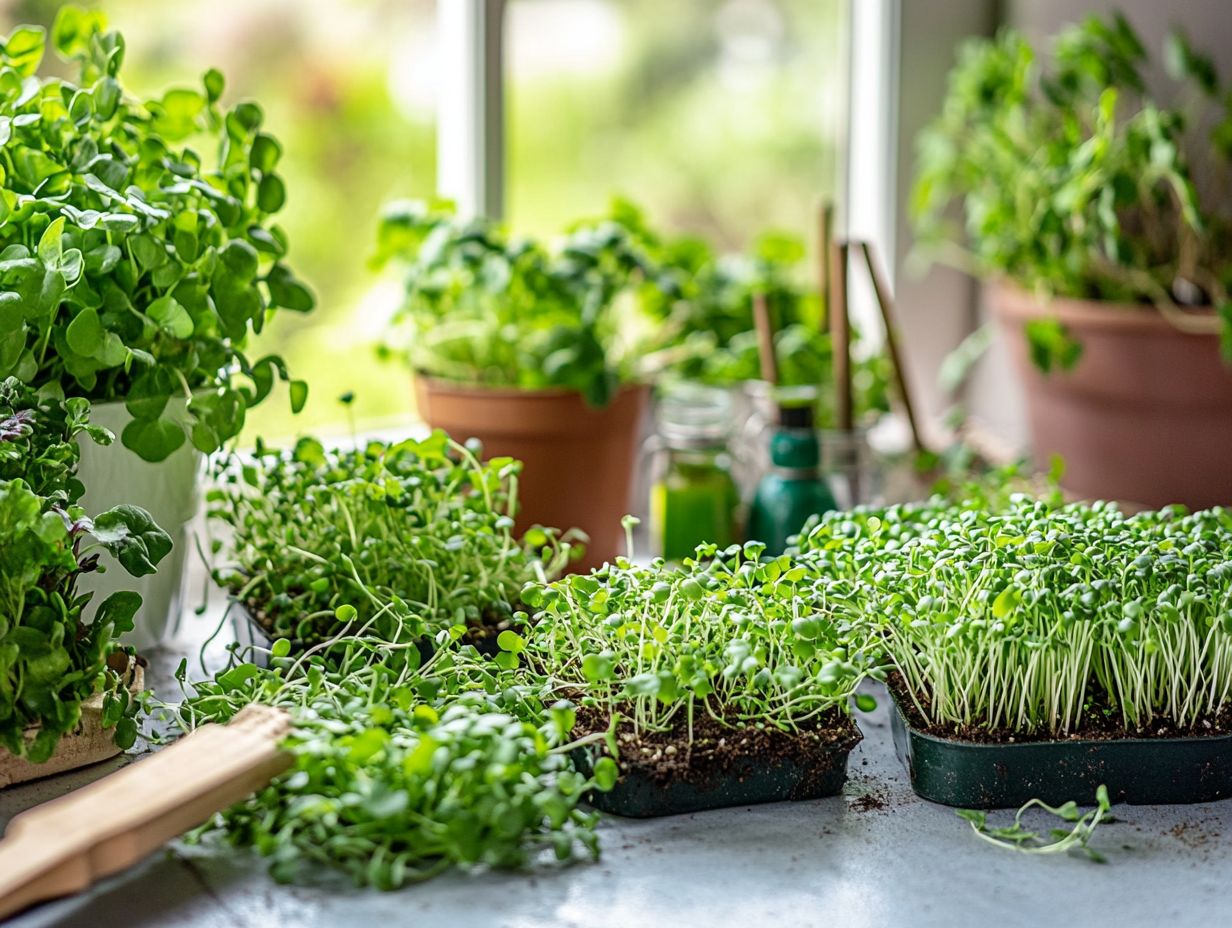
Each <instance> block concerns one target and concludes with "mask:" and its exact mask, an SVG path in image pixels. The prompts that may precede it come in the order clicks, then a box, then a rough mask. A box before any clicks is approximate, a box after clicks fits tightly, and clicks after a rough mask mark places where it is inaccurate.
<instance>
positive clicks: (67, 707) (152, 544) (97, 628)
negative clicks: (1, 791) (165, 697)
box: [0, 378, 171, 763]
mask: <svg viewBox="0 0 1232 928" xmlns="http://www.w3.org/2000/svg"><path fill="white" fill-rule="evenodd" d="M88 416H89V404H88V403H87V402H86V401H85V400H83V399H70V400H68V401H64V402H59V401H55V400H50V399H46V398H41V397H39V396H38V395H36V394H35V393H34V392H33V391H31V390H30V389H29V388H28V387H26V386H24V385H23V384H21V383H20V382H19V381H18V380H17V379H16V378H8V379H7V380H5V381H3V382H0V745H3V746H4V747H5V748H6V749H7V750H8V751H10V752H11V753H13V754H17V755H19V756H24V757H28V758H29V759H30V760H31V761H33V762H35V763H41V762H43V761H45V760H47V759H48V758H49V757H50V756H51V755H52V752H53V751H54V750H55V748H56V745H57V744H58V743H59V740H60V738H61V736H63V735H64V734H66V733H68V732H70V731H72V730H73V728H74V727H75V726H76V725H77V723H78V721H79V720H80V718H81V703H82V701H83V700H85V699H87V698H88V697H90V696H93V695H94V694H96V693H99V692H105V693H106V694H107V696H106V699H105V703H104V713H103V721H104V724H105V725H107V726H108V727H111V726H115V728H116V741H117V742H118V743H119V744H120V745H121V746H122V747H129V746H131V745H132V743H133V740H134V738H135V737H136V731H137V728H136V723H135V721H134V719H133V715H134V714H135V713H136V711H137V708H138V705H137V702H136V701H135V700H132V699H130V696H129V693H128V690H127V689H126V681H125V679H124V677H123V674H122V672H123V671H124V670H125V669H126V665H127V660H126V659H124V660H121V661H119V662H117V663H118V666H111V665H109V663H108V658H109V657H110V656H111V655H113V654H115V653H116V652H117V651H118V645H117V643H116V640H115V639H116V636H117V635H118V634H119V633H121V632H124V631H127V630H129V629H131V628H132V619H133V615H134V614H135V613H136V611H137V609H138V608H139V607H140V605H141V597H140V596H139V595H138V594H136V593H133V592H117V593H112V594H111V595H110V596H108V597H107V598H106V599H105V600H103V602H102V603H100V604H99V605H98V606H97V608H95V609H93V610H92V616H90V617H89V618H87V611H88V609H89V606H90V598H91V596H92V594H89V593H86V594H79V593H78V592H77V581H78V578H79V577H80V576H81V575H82V574H84V573H88V572H90V571H92V570H97V569H99V567H98V553H97V551H98V549H99V548H100V547H102V548H106V549H107V550H109V551H111V552H112V553H113V554H115V555H116V557H117V558H118V559H119V560H120V563H121V564H122V565H123V566H124V567H125V568H126V569H127V570H128V571H129V572H130V573H132V574H133V575H135V576H142V575H144V574H147V573H151V572H153V570H154V569H155V566H156V565H157V563H158V562H159V561H160V560H161V559H162V558H163V557H165V556H166V554H167V553H168V552H169V551H170V550H171V539H170V538H169V537H168V536H167V535H166V534H165V533H164V532H162V531H161V530H160V529H159V528H158V527H157V526H155V525H154V524H153V522H152V521H151V520H150V517H149V515H148V514H147V513H146V512H145V511H144V510H141V509H138V508H136V507H132V506H123V507H118V508H116V509H113V510H110V511H109V512H106V513H103V514H102V515H100V516H98V517H97V519H95V520H94V521H91V520H90V519H89V518H87V517H86V515H85V513H84V512H83V511H82V509H81V507H80V506H78V505H77V500H78V499H79V498H80V496H81V493H82V486H81V483H80V481H78V480H77V479H76V476H75V474H76V466H77V459H78V455H79V453H80V452H79V451H78V446H77V443H76V442H77V438H78V436H83V437H84V436H88V437H90V438H92V439H94V440H97V441H109V440H110V439H111V436H110V434H109V433H107V432H105V431H103V430H101V429H96V428H92V427H91V426H90V425H89V424H88ZM91 535H93V539H92V538H91Z"/></svg>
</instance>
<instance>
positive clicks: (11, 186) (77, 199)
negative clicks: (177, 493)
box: [0, 6, 313, 461]
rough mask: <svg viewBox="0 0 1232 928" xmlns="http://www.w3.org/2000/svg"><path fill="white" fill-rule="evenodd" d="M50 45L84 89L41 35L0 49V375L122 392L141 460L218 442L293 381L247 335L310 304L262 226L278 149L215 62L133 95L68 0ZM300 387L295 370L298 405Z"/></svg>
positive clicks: (117, 39)
mask: <svg viewBox="0 0 1232 928" xmlns="http://www.w3.org/2000/svg"><path fill="white" fill-rule="evenodd" d="M52 43H53V45H54V47H55V49H56V51H57V52H59V53H60V55H61V56H62V57H64V58H65V59H67V60H70V61H73V62H75V63H76V64H77V65H78V67H79V70H80V77H79V81H78V83H76V84H74V83H71V82H69V81H67V80H62V79H60V78H56V77H43V78H40V77H38V76H37V75H36V71H37V69H38V66H39V63H40V61H41V59H42V56H43V50H44V36H43V32H42V30H41V29H37V28H33V27H28V26H23V27H20V28H18V29H17V30H16V31H15V32H13V33H12V34H11V35H10V36H8V37H7V38H6V39H5V40H4V41H3V43H2V49H3V51H2V53H0V140H2V141H3V144H4V151H5V159H4V165H3V167H4V177H5V184H4V191H3V194H2V196H0V221H2V224H0V377H3V376H7V375H10V374H13V375H16V376H17V377H19V378H20V379H21V380H23V381H25V382H27V383H30V384H33V385H35V386H37V387H40V388H46V389H51V390H55V391H58V392H60V393H62V394H63V395H65V396H71V397H84V398H87V399H89V400H92V401H95V402H101V401H110V400H121V401H124V402H125V404H126V406H127V408H128V411H129V412H130V413H131V414H132V416H133V417H134V418H133V421H132V422H131V423H130V424H129V425H128V426H126V427H125V429H124V433H123V435H122V436H121V438H122V441H123V443H124V444H125V446H127V447H129V448H131V449H132V450H134V451H135V452H137V453H138V454H140V455H141V456H142V457H143V458H145V459H146V460H149V461H159V460H162V459H164V458H166V457H167V456H168V455H169V454H171V453H172V452H173V451H175V450H176V448H178V447H180V446H181V445H183V444H184V442H185V441H186V440H191V442H192V444H193V445H194V446H195V447H197V448H199V449H200V450H202V451H206V452H209V451H214V450H216V449H217V448H219V447H220V446H221V445H222V444H223V442H225V441H226V440H227V439H229V438H231V437H233V436H234V435H236V434H238V432H239V430H240V429H241V428H242V427H243V424H244V413H245V410H246V409H247V408H248V407H250V406H252V405H255V404H256V403H258V402H260V401H261V400H263V399H264V398H265V397H266V395H268V393H269V392H270V390H271V388H272V386H273V383H274V380H275V379H276V378H281V379H283V380H286V379H287V371H286V366H285V365H284V363H283V362H282V360H281V359H280V358H278V357H276V356H273V355H270V356H266V357H262V358H259V359H256V360H251V359H249V357H248V356H247V355H246V354H245V353H244V347H245V343H246V341H247V339H248V336H249V334H250V333H257V332H260V331H261V329H262V327H263V326H264V324H265V322H266V320H267V318H268V316H269V315H270V311H271V310H273V309H275V308H283V309H287V310H292V311H296V312H306V311H308V310H310V309H312V308H313V297H312V294H311V293H310V292H309V290H308V289H307V288H306V287H305V286H304V285H303V284H302V283H301V282H300V281H299V280H297V279H296V278H295V276H294V275H293V274H292V273H291V271H290V269H289V268H288V267H287V265H286V264H285V263H284V261H283V258H284V257H285V255H286V251H287V239H286V235H285V233H284V232H283V231H282V230H281V228H279V227H278V226H277V225H276V224H273V223H272V221H271V217H272V216H273V215H274V214H275V213H277V212H278V211H279V210H280V209H281V208H282V205H283V202H284V200H285V198H286V192H285V188H284V185H283V182H282V179H281V178H280V176H279V174H278V172H277V166H278V161H279V159H280V157H281V155H282V148H281V146H280V145H279V144H278V142H277V140H276V139H274V137H273V136H271V135H269V134H268V133H266V132H264V131H262V128H261V125H262V120H263V116H262V113H261V110H260V108H259V107H257V106H256V105H255V104H253V103H240V104H239V105H237V106H235V107H233V108H232V109H230V110H226V111H224V110H222V109H221V108H220V106H219V98H220V97H221V96H222V93H223V86H224V85H223V78H222V75H221V74H219V73H218V72H217V71H212V70H211V71H209V72H207V73H206V74H205V76H204V78H203V80H202V88H201V89H200V90H194V89H188V88H175V89H171V90H168V91H167V92H166V93H164V94H163V95H162V96H161V97H158V98H155V99H150V100H137V99H134V98H132V97H131V96H129V95H128V94H126V93H125V91H124V88H123V86H122V85H121V84H120V82H119V71H120V67H121V65H122V63H123V60H124V39H123V37H122V36H121V35H119V34H118V33H116V32H108V31H106V29H105V21H104V19H103V17H102V15H101V14H99V13H97V12H86V11H83V10H81V9H78V8H77V7H73V6H65V7H63V8H61V9H60V12H59V14H58V16H57V18H56V22H55V26H54V27H53V30H52ZM190 145H204V146H207V147H209V148H212V149H213V150H214V151H213V154H212V156H211V157H210V158H203V157H202V156H201V155H200V154H198V151H197V150H196V149H195V148H193V147H189V146H190ZM306 394H307V387H306V385H305V384H304V383H303V382H302V381H292V382H291V401H292V406H293V408H295V409H297V410H298V408H299V407H300V406H302V405H303V402H304V400H305V398H306ZM177 403H186V404H187V412H186V415H181V414H180V413H179V412H178V411H177V410H176V408H175V406H176V404H177Z"/></svg>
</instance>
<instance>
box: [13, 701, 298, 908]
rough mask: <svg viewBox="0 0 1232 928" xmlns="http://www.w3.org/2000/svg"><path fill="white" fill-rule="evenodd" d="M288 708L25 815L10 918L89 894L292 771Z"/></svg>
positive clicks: (250, 713)
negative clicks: (285, 744)
mask: <svg viewBox="0 0 1232 928" xmlns="http://www.w3.org/2000/svg"><path fill="white" fill-rule="evenodd" d="M289 728H290V719H289V717H288V716H287V714H286V713H285V712H283V711H282V710H280V709H271V708H270V707H268V706H249V707H248V708H246V709H244V710H243V711H241V712H240V713H239V714H238V715H236V717H235V718H234V719H232V721H231V723H230V724H229V725H226V726H221V725H205V726H202V727H201V728H199V729H197V730H196V731H194V732H192V733H191V734H189V735H187V736H185V737H184V738H182V739H180V740H179V741H178V742H176V743H175V744H173V745H171V746H170V747H168V748H165V749H164V750H162V751H159V752H158V753H157V754H154V755H153V756H152V757H148V758H145V759H144V760H140V761H138V762H136V763H134V764H132V765H131V766H128V767H125V768H124V769H123V770H119V771H117V772H116V773H113V774H111V775H110V776H107V777H104V778H103V779H101V780H99V781H98V782H96V783H92V784H90V785H89V786H86V787H84V788H82V789H79V790H76V791H74V792H72V793H69V794H68V795H67V796H62V797H61V798H59V799H54V800H52V801H51V802H47V803H44V804H43V805H41V806H36V807H35V808H33V809H30V810H29V811H27V812H23V813H21V814H20V815H18V816H17V817H15V818H14V819H13V820H12V821H11V822H10V823H9V827H8V830H7V831H6V832H5V837H4V840H3V841H2V842H0V918H7V917H8V916H10V915H12V914H13V913H15V912H18V911H20V910H22V909H24V908H26V907H27V906H29V905H33V904H34V903H36V902H42V901H44V900H47V899H54V898H56V897H57V896H64V895H68V894H69V893H75V892H79V891H81V890H83V889H85V888H86V887H87V886H89V885H90V884H91V883H93V882H94V881H95V880H97V879H99V878H101V877H104V876H109V875H110V874H113V873H118V872H119V871H120V870H123V869H124V868H126V867H129V866H131V865H132V864H134V863H136V862H137V861H139V860H140V859H141V858H143V857H145V856H146V855H147V854H149V853H150V852H151V851H153V850H155V849H156V848H158V847H160V846H161V845H162V844H164V843H165V842H167V841H169V840H170V839H172V838H174V837H176V836H177V835H180V834H182V833H183V832H185V831H187V830H188V829H189V828H192V827H194V826H196V825H200V824H201V823H202V822H204V821H205V820H206V819H208V818H209V817H210V816H211V815H213V814H214V813H215V812H218V811H220V810H221V809H225V808H227V807H228V806H230V805H233V804H234V803H236V802H238V801H240V800H241V799H243V798H245V797H246V796H248V795H250V794H252V793H253V792H255V791H256V790H258V789H260V788H261V787H262V786H264V785H265V784H266V783H268V782H269V781H270V780H271V779H273V778H274V777H275V776H277V775H278V774H279V773H281V772H282V771H283V770H285V769H286V768H287V767H288V766H289V765H290V763H291V757H290V755H288V754H287V753H286V752H284V751H282V750H280V749H279V743H280V742H281V741H282V739H283V737H284V736H285V735H286V733H287V731H288V730H289Z"/></svg>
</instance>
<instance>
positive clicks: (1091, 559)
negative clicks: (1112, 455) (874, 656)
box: [801, 496, 1232, 735]
mask: <svg viewBox="0 0 1232 928" xmlns="http://www.w3.org/2000/svg"><path fill="white" fill-rule="evenodd" d="M801 547H802V549H803V553H802V555H801V558H802V561H801V562H802V563H805V564H810V565H812V573H813V574H814V576H815V581H814V584H815V585H814V591H813V596H814V598H815V600H816V601H818V602H824V603H826V608H827V609H828V610H829V611H830V612H832V613H833V614H834V615H835V616H838V617H845V618H846V619H847V620H848V621H852V622H858V623H860V624H861V625H863V626H865V627H867V628H868V630H869V631H870V632H872V633H875V634H877V635H879V636H880V639H881V646H882V648H883V649H884V654H885V661H886V663H887V665H888V666H890V667H892V668H893V669H895V670H897V671H898V672H899V673H900V674H901V676H902V680H903V681H904V683H905V685H906V689H907V693H906V696H907V698H908V699H909V700H910V702H911V703H912V705H913V706H914V708H915V710H916V711H917V712H918V713H919V714H920V716H922V717H923V718H924V719H926V720H927V721H928V722H929V723H931V724H934V725H937V726H942V727H954V728H960V729H961V728H968V727H973V728H983V729H987V730H993V731H996V730H1007V731H1009V732H1027V733H1036V732H1044V733H1048V734H1052V735H1064V734H1066V733H1068V732H1070V731H1071V730H1074V729H1075V728H1077V727H1078V726H1079V724H1080V722H1081V721H1082V720H1083V717H1084V713H1086V712H1087V711H1088V710H1089V709H1090V708H1091V707H1092V706H1093V705H1094V706H1095V707H1097V708H1099V709H1100V710H1101V711H1103V712H1104V713H1106V714H1108V715H1110V716H1112V718H1113V719H1114V720H1115V721H1116V722H1117V723H1119V724H1120V725H1121V726H1123V728H1124V730H1125V731H1128V732H1132V731H1137V730H1139V729H1142V728H1144V727H1146V726H1147V725H1149V724H1150V723H1151V722H1152V721H1153V720H1155V719H1163V720H1166V721H1167V722H1169V723H1171V724H1172V725H1173V726H1175V727H1176V728H1180V729H1188V728H1191V727H1192V726H1194V725H1195V724H1197V723H1199V722H1200V721H1203V720H1206V721H1210V720H1213V719H1215V718H1216V717H1217V716H1219V715H1220V713H1222V712H1224V711H1225V710H1226V709H1227V707H1228V705H1229V699H1230V698H1232V513H1229V512H1227V511H1225V510H1212V511H1209V512H1201V513H1195V514H1186V513H1185V512H1184V511H1183V510H1180V509H1179V508H1178V509H1166V510H1163V511H1160V512H1144V513H1139V514H1136V515H1124V514H1122V513H1121V512H1120V511H1118V510H1117V509H1116V507H1114V506H1112V505H1110V504H1105V503H1096V504H1091V505H1088V504H1070V505H1057V504H1056V503H1053V502H1048V501H1043V500H1032V499H1028V498H1026V497H1021V496H1019V497H1015V498H1014V499H1013V500H1012V501H1010V502H1009V504H1008V505H1007V507H1006V508H1004V509H1001V510H988V509H982V508H976V507H965V508H964V507H955V506H950V505H948V504H944V503H941V502H940V501H937V502H935V503H934V504H931V505H916V506H901V507H891V508H888V509H882V510H877V511H872V510H869V511H860V512H855V513H850V514H836V515H834V516H832V517H828V518H826V519H824V520H822V522H821V523H820V524H819V525H817V526H816V527H815V528H813V529H812V530H811V531H810V533H809V534H808V535H807V536H806V537H805V538H803V539H802V541H801Z"/></svg>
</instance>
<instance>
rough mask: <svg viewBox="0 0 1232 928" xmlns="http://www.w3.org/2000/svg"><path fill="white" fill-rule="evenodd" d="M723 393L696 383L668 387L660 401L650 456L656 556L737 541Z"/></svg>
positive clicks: (675, 556)
mask: <svg viewBox="0 0 1232 928" xmlns="http://www.w3.org/2000/svg"><path fill="white" fill-rule="evenodd" d="M731 413H732V409H731V398H730V396H729V395H728V393H727V391H725V390H721V389H717V388H713V387H706V386H702V385H700V384H677V385H674V386H672V387H669V388H668V390H667V392H666V394H665V395H664V397H663V398H662V400H661V401H660V402H659V408H658V432H657V434H656V436H655V437H654V438H653V439H652V440H651V444H650V446H649V448H648V450H649V452H650V453H651V455H652V456H653V464H652V473H653V475H654V476H653V483H652V485H651V490H650V531H651V539H652V545H653V547H654V549H655V551H656V553H657V554H660V555H662V556H663V557H665V558H667V559H668V560H673V561H676V560H681V559H682V558H685V557H688V556H690V555H692V553H693V549H694V548H696V547H697V546H698V545H699V544H702V543H705V542H713V543H714V544H717V545H721V546H722V545H729V544H732V543H733V542H735V541H737V540H738V539H739V526H740V489H739V487H738V485H737V483H736V478H735V476H734V475H733V473H732V456H731V454H730V453H729V451H728V447H727V442H728V437H729V434H730V431H731V421H732V416H731Z"/></svg>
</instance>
